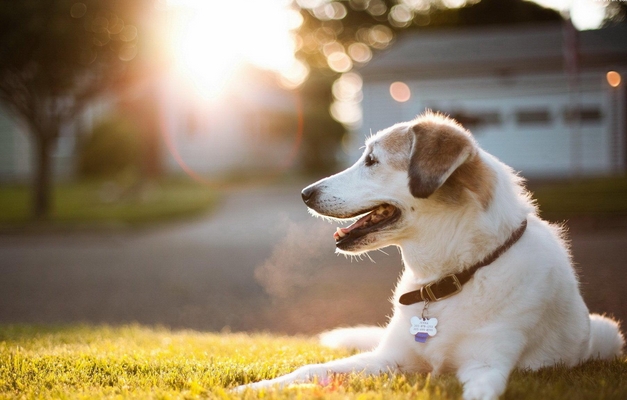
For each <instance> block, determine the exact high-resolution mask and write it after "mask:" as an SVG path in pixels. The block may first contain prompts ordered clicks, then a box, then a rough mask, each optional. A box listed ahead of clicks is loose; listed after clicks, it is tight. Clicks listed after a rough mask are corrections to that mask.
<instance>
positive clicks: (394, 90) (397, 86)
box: [390, 82, 411, 103]
mask: <svg viewBox="0 0 627 400" xmlns="http://www.w3.org/2000/svg"><path fill="white" fill-rule="evenodd" d="M390 95H391V96H392V98H393V99H394V100H396V101H398V102H399V103H404V102H406V101H407V100H409V99H410V98H411V90H409V86H407V84H405V83H403V82H394V83H392V84H391V85H390Z"/></svg>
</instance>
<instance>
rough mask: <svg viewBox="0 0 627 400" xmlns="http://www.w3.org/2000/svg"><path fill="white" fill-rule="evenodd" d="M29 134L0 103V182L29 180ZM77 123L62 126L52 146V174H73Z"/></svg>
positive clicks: (63, 177)
mask: <svg viewBox="0 0 627 400" xmlns="http://www.w3.org/2000/svg"><path fill="white" fill-rule="evenodd" d="M31 140H32V139H31V136H30V134H29V133H28V131H27V129H26V128H25V127H24V126H23V124H21V123H19V122H18V121H17V120H16V119H15V118H14V117H12V116H11V114H10V113H9V112H8V111H7V110H6V109H4V108H1V107H0V183H24V182H27V181H30V180H31V178H32V171H33V162H34V160H33V154H34V151H33V146H32V143H31ZM75 152H76V124H71V125H68V126H65V127H63V128H62V129H61V132H60V133H59V139H58V140H57V143H56V146H55V147H54V149H53V150H52V165H53V177H54V179H55V180H66V179H70V178H72V177H73V176H74V170H75V155H76V154H75Z"/></svg>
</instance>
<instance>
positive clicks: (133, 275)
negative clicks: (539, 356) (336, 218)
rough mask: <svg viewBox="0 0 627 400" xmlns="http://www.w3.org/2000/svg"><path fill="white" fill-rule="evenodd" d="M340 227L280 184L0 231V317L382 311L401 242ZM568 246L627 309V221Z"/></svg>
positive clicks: (289, 324) (337, 315)
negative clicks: (33, 231)
mask: <svg viewBox="0 0 627 400" xmlns="http://www.w3.org/2000/svg"><path fill="white" fill-rule="evenodd" d="M333 230H334V226H332V225H329V224H328V223H325V222H323V221H320V220H316V219H314V218H311V217H310V216H309V215H308V213H307V211H306V208H305V206H304V205H303V204H302V202H301V201H300V194H299V187H297V186H282V187H266V188H248V189H241V190H236V191H232V192H231V193H229V194H228V195H227V196H226V197H225V199H224V201H223V202H222V204H221V205H220V207H218V209H217V210H216V211H215V213H214V214H212V215H209V216H206V217H203V218H199V219H198V220H197V221H195V222H186V223H180V224H176V225H168V226H167V227H163V228H159V229H157V230H150V231H135V232H108V233H100V234H96V233H81V234H56V235H52V234H38V235H13V236H7V235H5V236H0V323H11V322H23V323H69V322H79V321H82V322H91V323H125V322H132V321H137V322H139V323H142V324H163V325H169V326H173V327H185V328H193V329H202V330H220V329H223V328H225V327H228V328H230V329H233V330H250V329H253V330H273V331H280V332H289V333H295V332H306V333H311V332H315V331H319V330H321V329H323V328H328V327H332V326H336V325H346V324H355V323H382V322H384V321H385V315H386V314H387V313H389V310H390V305H389V303H388V302H387V298H388V297H389V295H390V291H391V289H392V287H393V284H394V283H395V281H396V278H397V276H398V274H399V272H400V258H399V255H398V254H397V251H396V250H391V251H388V253H389V254H390V255H389V256H386V255H384V254H382V253H375V254H374V255H373V259H374V260H375V261H376V264H375V263H371V262H370V261H369V260H365V261H361V262H351V261H350V260H347V259H345V258H344V257H338V256H335V255H334V254H333V239H332V236H331V235H332V233H333ZM573 249H574V259H575V262H577V263H578V265H579V267H578V268H579V269H580V271H581V273H582V287H583V290H584V293H585V295H586V299H587V301H588V302H589V304H590V307H591V309H592V310H594V311H601V312H603V311H607V312H613V313H614V314H616V315H617V316H620V317H621V318H623V319H627V312H626V311H625V308H626V303H627V301H626V300H624V299H621V296H622V293H623V290H624V287H625V284H626V283H627V268H626V261H625V259H626V257H625V255H627V250H626V249H627V231H624V230H618V231H601V232H588V233H581V234H578V235H576V236H575V237H574V238H573ZM366 301H367V302H368V305H367V306H366Z"/></svg>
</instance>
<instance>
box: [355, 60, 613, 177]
mask: <svg viewBox="0 0 627 400" xmlns="http://www.w3.org/2000/svg"><path fill="white" fill-rule="evenodd" d="M606 72H607V71H606V70H601V69H599V70H588V71H585V72H583V73H581V74H580V76H579V85H578V90H572V89H571V87H570V86H569V84H568V81H567V77H566V76H565V75H564V74H562V73H553V74H550V73H546V74H538V75H534V74H527V75H519V76H507V75H503V76H488V77H478V78H463V79H455V78H451V79H437V80H435V79H434V80H408V81H404V82H405V83H406V84H407V85H408V86H409V87H410V89H411V93H412V96H411V98H410V100H409V101H407V102H405V103H398V102H396V101H394V100H393V99H392V97H391V96H390V93H389V86H390V84H391V83H392V81H375V82H365V84H364V100H363V103H362V105H363V113H364V120H363V124H362V127H361V129H360V130H359V132H357V137H356V138H355V140H356V141H357V142H360V141H361V142H363V136H367V135H369V134H370V132H376V131H378V130H380V129H383V128H386V127H388V126H390V125H393V124H394V123H396V122H400V121H407V120H410V119H412V118H414V117H415V116H416V115H417V114H419V113H421V112H422V111H424V109H425V108H430V109H433V110H434V111H442V112H446V113H449V114H451V115H453V116H455V115H456V114H458V115H459V114H460V113H461V114H463V115H471V116H472V115H475V116H477V115H479V116H481V115H490V116H491V119H492V120H494V117H495V116H496V117H497V119H498V121H496V122H494V121H492V123H488V124H477V125H476V126H472V125H471V126H468V127H469V128H470V130H471V131H472V132H473V134H474V135H475V137H476V139H477V141H478V142H479V144H480V145H481V147H482V148H484V149H485V150H487V151H488V152H490V153H492V154H494V155H495V156H496V157H498V158H499V159H501V160H502V161H503V162H505V163H507V164H509V165H511V166H512V167H513V168H514V169H516V170H519V171H521V172H522V174H523V175H524V176H527V177H536V176H538V177H554V176H569V175H600V174H609V173H611V172H612V171H614V170H616V169H620V168H624V159H625V154H624V149H625V143H624V140H625V139H624V138H625V135H624V134H618V135H617V134H616V132H625V118H624V112H623V113H617V114H616V115H615V113H613V112H612V110H613V107H617V108H618V109H621V110H624V109H625V107H624V97H625V96H624V90H622V91H621V92H620V93H619V94H620V96H615V95H614V94H612V90H616V89H612V88H610V87H609V85H608V84H607V82H606V80H605V73H606ZM624 72H625V71H623V76H625V74H624ZM399 80H402V79H399ZM623 87H624V85H623ZM617 98H618V104H615V103H616V99H617ZM573 104H578V105H579V107H580V108H582V109H584V110H588V111H589V113H588V114H589V115H588V121H586V122H582V123H581V124H580V125H577V124H573V123H569V122H568V121H567V110H568V109H569V107H570V106H571V105H573ZM594 110H596V111H597V112H598V115H597V116H596V117H595V115H594V113H592V114H590V111H594ZM525 111H532V112H536V111H537V112H542V111H546V112H548V115H549V119H548V121H546V122H542V123H524V122H521V121H520V120H519V118H521V114H520V113H521V112H525ZM597 117H598V118H597ZM352 147H353V148H355V146H352ZM357 156H358V155H357V154H352V155H351V158H353V159H355V158H356V157H357ZM617 164H619V165H617Z"/></svg>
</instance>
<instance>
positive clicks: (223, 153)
mask: <svg viewBox="0 0 627 400" xmlns="http://www.w3.org/2000/svg"><path fill="white" fill-rule="evenodd" d="M162 78H163V79H162V80H161V81H160V82H158V83H157V84H156V86H157V88H155V85H153V84H150V85H143V86H142V87H138V88H130V89H129V93H128V94H127V97H128V98H126V97H125V98H123V99H116V98H112V97H111V96H107V97H106V98H102V99H99V100H98V101H95V102H94V103H93V104H92V105H90V106H89V107H87V109H86V111H85V112H84V113H83V114H82V115H81V116H80V118H78V119H77V121H76V122H75V123H73V124H71V125H70V126H65V127H64V128H63V129H62V132H61V134H60V137H59V140H58V142H57V146H56V148H55V149H54V151H53V155H52V158H53V168H54V177H55V179H56V180H67V179H72V178H74V177H76V173H77V171H76V168H77V157H78V156H79V152H80V143H81V142H82V140H85V137H81V136H82V135H85V136H89V135H90V133H91V130H92V128H93V126H94V125H96V124H98V122H99V121H100V120H102V119H104V118H108V117H110V116H111V114H112V113H122V114H125V115H127V116H129V117H130V118H131V119H132V120H133V122H134V123H135V125H136V126H137V127H138V129H140V130H143V131H149V132H143V134H142V137H143V138H144V139H150V141H151V142H152V141H154V140H156V141H157V143H156V144H155V143H148V141H147V143H148V145H149V146H156V148H157V149H156V150H155V152H156V154H157V157H158V158H159V157H160V158H161V160H157V164H160V165H161V168H159V169H160V170H161V171H163V172H165V173H166V174H182V173H183V171H184V170H185V169H187V170H188V171H189V170H191V171H192V172H193V173H196V174H199V175H208V174H209V175H229V174H235V175H240V174H250V173H251V172H252V173H255V172H259V171H274V170H277V169H279V168H282V167H284V166H285V165H286V164H287V163H288V162H289V161H290V160H289V158H290V155H291V154H292V146H293V144H294V141H295V140H296V137H295V136H296V133H297V123H296V121H297V117H296V115H297V110H296V108H295V104H296V102H295V100H294V95H293V94H291V93H290V92H288V91H285V90H282V89H280V88H279V87H278V86H277V85H276V84H275V82H274V80H273V77H272V76H270V75H269V73H268V74H266V73H263V72H259V71H248V73H246V74H243V75H242V76H241V77H240V79H239V81H238V82H237V84H236V85H234V87H232V88H231V90H229V91H228V92H225V93H224V94H223V95H221V96H220V97H219V98H216V99H213V100H208V99H206V98H202V96H199V95H198V94H196V93H195V92H194V90H190V88H189V87H187V86H185V85H182V84H181V82H180V78H179V77H177V76H175V75H171V76H170V75H168V76H164V77H162ZM155 97H156V98H155ZM138 103H141V104H138ZM146 109H151V111H150V112H146ZM147 118H148V119H154V121H146V119H147ZM32 170H33V147H32V143H31V138H30V136H29V135H28V132H27V130H26V127H25V126H24V124H21V123H20V122H19V121H17V120H15V119H14V118H13V117H12V115H11V113H10V112H9V111H8V110H7V109H4V108H0V183H1V182H25V181H28V180H30V179H31V171H32Z"/></svg>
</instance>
